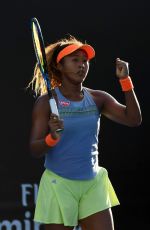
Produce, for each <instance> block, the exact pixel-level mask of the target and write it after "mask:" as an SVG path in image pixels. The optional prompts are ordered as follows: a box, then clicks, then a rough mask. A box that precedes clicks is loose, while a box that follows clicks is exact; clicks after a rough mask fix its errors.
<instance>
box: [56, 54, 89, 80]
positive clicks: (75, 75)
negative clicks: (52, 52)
mask: <svg viewBox="0 0 150 230" xmlns="http://www.w3.org/2000/svg"><path fill="white" fill-rule="evenodd" d="M60 65H61V66H60V67H61V68H60V69H61V73H62V80H63V79H64V80H70V81H72V82H74V83H76V84H78V83H82V82H83V81H84V80H85V78H86V76H87V74H88V71H89V61H88V59H87V54H86V53H85V52H84V51H83V50H77V51H75V52H73V53H72V54H70V55H68V56H66V57H64V58H63V61H62V63H61V64H60Z"/></svg>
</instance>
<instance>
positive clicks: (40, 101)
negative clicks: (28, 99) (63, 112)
mask: <svg viewBox="0 0 150 230" xmlns="http://www.w3.org/2000/svg"><path fill="white" fill-rule="evenodd" d="M48 99H49V98H48V95H47V94H44V95H42V96H39V97H38V98H37V99H36V101H35V103H34V107H33V113H34V114H42V113H49V112H50V108H49V102H48Z"/></svg>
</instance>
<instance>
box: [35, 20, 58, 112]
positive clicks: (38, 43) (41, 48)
mask: <svg viewBox="0 0 150 230" xmlns="http://www.w3.org/2000/svg"><path fill="white" fill-rule="evenodd" d="M31 31H32V40H33V45H34V50H35V54H36V59H37V64H38V66H39V69H40V71H41V74H42V76H43V79H44V82H45V85H46V89H47V93H48V96H49V105H50V108H51V112H52V113H54V114H56V115H57V116H59V113H58V108H57V104H56V100H55V98H54V97H53V94H52V90H51V83H50V78H49V75H48V67H47V61H46V54H45V44H44V39H43V35H42V31H41V27H40V24H39V22H38V20H37V18H32V19H31Z"/></svg>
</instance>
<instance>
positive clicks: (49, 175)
mask: <svg viewBox="0 0 150 230" xmlns="http://www.w3.org/2000/svg"><path fill="white" fill-rule="evenodd" d="M119 204H120V203H119V200H118V198H117V196H116V193H115V191H114V189H113V186H112V184H111V182H110V180H109V177H108V173H107V170H106V169H105V168H103V167H99V172H98V174H97V176H96V177H95V178H94V179H92V180H84V181H79V180H69V179H66V178H62V177H60V176H58V175H56V174H55V173H53V172H51V171H49V170H47V169H46V170H45V171H44V173H43V175H42V177H41V181H40V186H39V191H38V197H37V201H36V207H35V213H34V221H36V222H40V223H45V224H50V223H53V224H64V225H65V226H76V225H77V224H78V220H80V219H82V218H85V217H87V216H90V215H92V214H94V213H96V212H99V211H102V210H105V209H108V208H110V207H113V206H116V205H119Z"/></svg>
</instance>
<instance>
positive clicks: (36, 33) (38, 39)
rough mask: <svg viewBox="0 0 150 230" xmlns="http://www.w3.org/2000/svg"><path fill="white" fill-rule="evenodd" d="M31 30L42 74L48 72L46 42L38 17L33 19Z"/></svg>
mask: <svg viewBox="0 0 150 230" xmlns="http://www.w3.org/2000/svg"><path fill="white" fill-rule="evenodd" d="M31 30H32V40H33V45H34V50H35V54H36V58H37V62H38V66H39V68H40V71H41V72H42V74H46V73H48V71H47V62H46V54H45V44H44V39H43V35H42V31H41V27H40V24H39V22H38V20H37V19H36V18H32V19H31Z"/></svg>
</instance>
